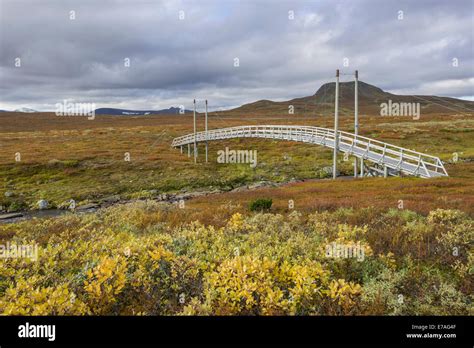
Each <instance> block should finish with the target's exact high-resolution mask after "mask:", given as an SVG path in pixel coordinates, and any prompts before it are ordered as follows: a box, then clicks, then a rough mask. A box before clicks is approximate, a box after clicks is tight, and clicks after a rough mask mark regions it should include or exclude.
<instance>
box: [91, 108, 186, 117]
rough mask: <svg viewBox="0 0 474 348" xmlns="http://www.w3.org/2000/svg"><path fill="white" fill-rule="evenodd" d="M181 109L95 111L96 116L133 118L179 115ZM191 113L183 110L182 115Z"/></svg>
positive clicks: (110, 109)
mask: <svg viewBox="0 0 474 348" xmlns="http://www.w3.org/2000/svg"><path fill="white" fill-rule="evenodd" d="M180 110H181V108H175V107H170V108H168V109H162V110H127V109H115V108H99V109H95V114H96V115H122V116H134V115H173V114H175V115H181V113H180ZM190 112H192V111H191V110H186V109H184V110H183V113H184V114H188V113H190Z"/></svg>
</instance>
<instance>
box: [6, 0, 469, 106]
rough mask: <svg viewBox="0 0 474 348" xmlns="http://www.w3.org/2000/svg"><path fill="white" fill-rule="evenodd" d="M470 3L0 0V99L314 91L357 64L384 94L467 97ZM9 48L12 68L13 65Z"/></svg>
mask: <svg viewBox="0 0 474 348" xmlns="http://www.w3.org/2000/svg"><path fill="white" fill-rule="evenodd" d="M472 6H473V5H472V2H471V1H469V0H467V1H463V0H459V1H452V2H446V1H441V0H439V1H438V0H422V1H395V0H390V1H383V2H380V1H375V0H358V1H347V0H346V1H332V0H327V1H317V2H308V1H289V0H288V1H263V0H257V1H217V0H215V1H159V2H154V1H131V0H129V1H127V0H116V1H113V0H107V1H101V2H98V1H91V0H86V1H78V0H77V1H67V0H66V1H53V0H45V1H41V2H40V1H28V0H21V1H16V0H0V11H1V12H0V19H1V24H0V81H1V84H0V93H1V97H0V109H3V108H16V107H21V106H29V107H33V108H37V109H48V108H51V107H52V106H53V105H54V104H55V103H57V102H59V101H61V100H62V99H64V98H72V99H75V100H77V101H88V102H95V103H96V104H97V105H98V106H117V107H130V108H141V109H148V108H154V107H160V108H161V107H163V108H164V107H169V106H171V105H179V104H184V105H189V103H190V102H191V101H192V99H193V98H195V97H197V98H200V97H201V98H208V99H209V100H210V101H212V102H211V105H213V106H214V107H215V108H219V107H229V106H234V105H240V104H242V103H246V102H251V101H255V100H258V99H263V98H264V99H274V100H283V99H290V98H293V97H299V96H305V95H309V94H312V93H314V92H315V91H316V89H317V88H318V87H319V86H320V85H321V84H322V83H325V82H329V81H331V79H332V78H333V77H332V76H333V75H334V71H335V69H337V68H340V69H346V70H349V71H353V70H355V69H358V70H360V73H361V79H362V80H364V81H366V82H369V83H372V84H375V85H378V86H379V87H382V88H384V89H386V90H389V91H393V92H396V91H403V92H405V93H417V94H437V95H447V96H454V97H469V96H473V95H474V92H473V89H474V78H473V77H474V74H473V72H474V54H473V35H472V31H473V29H474V28H473V21H472V15H473V9H472ZM71 10H74V11H75V14H76V19H75V20H70V19H69V11H71ZM180 10H182V11H184V14H185V19H184V20H179V18H178V15H179V11H180ZM290 10H291V11H294V13H295V19H294V20H289V19H288V11H290ZM399 10H402V11H404V19H403V20H401V21H400V20H398V19H397V15H398V11H399ZM16 57H20V58H21V60H22V66H21V68H15V67H14V65H13V63H14V59H15V58H16ZM236 57H237V58H239V60H240V66H239V67H238V68H236V67H234V66H233V63H234V61H233V60H234V58H236ZM345 57H347V58H349V62H350V65H349V67H347V68H344V67H343V66H342V62H343V61H342V60H343V59H344V58H345ZM125 58H130V61H131V66H130V68H126V67H125V66H124V64H123V62H124V59H125ZM453 58H457V59H458V60H459V66H458V67H453V66H452V59H453ZM211 98H212V100H211Z"/></svg>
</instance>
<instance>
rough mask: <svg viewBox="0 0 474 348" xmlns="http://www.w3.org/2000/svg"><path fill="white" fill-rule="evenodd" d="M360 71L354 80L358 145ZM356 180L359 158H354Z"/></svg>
mask: <svg viewBox="0 0 474 348" xmlns="http://www.w3.org/2000/svg"><path fill="white" fill-rule="evenodd" d="M358 84H359V71H358V70H356V71H355V79H354V134H355V137H354V139H355V141H356V144H357V135H358V134H359V90H358ZM354 178H357V157H356V158H354Z"/></svg>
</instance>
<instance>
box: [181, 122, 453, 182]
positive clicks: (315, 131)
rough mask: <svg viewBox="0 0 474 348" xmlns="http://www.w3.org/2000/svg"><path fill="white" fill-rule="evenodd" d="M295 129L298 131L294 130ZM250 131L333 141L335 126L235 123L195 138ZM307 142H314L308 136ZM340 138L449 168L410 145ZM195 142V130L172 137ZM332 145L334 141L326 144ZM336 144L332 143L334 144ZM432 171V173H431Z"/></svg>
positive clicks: (396, 157) (348, 136) (350, 136)
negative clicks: (402, 145)
mask: <svg viewBox="0 0 474 348" xmlns="http://www.w3.org/2000/svg"><path fill="white" fill-rule="evenodd" d="M293 131H295V132H294V133H293ZM247 132H249V133H250V134H257V135H258V134H260V133H263V134H268V133H270V134H272V135H274V137H275V138H282V139H283V138H284V137H285V136H286V137H287V138H290V137H291V139H288V140H292V138H293V136H294V137H296V140H297V139H298V137H301V138H300V139H301V140H302V141H304V140H303V139H304V138H307V137H308V136H316V137H319V138H321V137H322V138H325V139H327V140H331V141H332V142H333V143H334V130H333V129H330V128H322V127H313V126H298V125H291V126H287V125H283V126H282V125H246V126H234V127H227V128H220V129H213V130H208V131H207V134H206V132H205V131H203V132H197V133H196V142H200V141H206V140H213V139H214V138H218V137H219V136H222V134H224V135H227V134H228V135H230V136H232V134H235V133H239V134H243V136H245V134H246V133H247ZM306 140H308V142H311V141H309V140H311V139H309V138H308V139H306ZM338 141H339V142H340V143H343V144H345V145H350V146H351V148H352V149H353V147H356V148H358V149H362V150H365V151H373V152H375V153H379V154H382V155H383V157H390V158H392V159H394V160H397V161H400V162H401V161H405V162H408V161H411V162H414V163H412V164H415V165H418V167H417V169H418V168H419V167H420V166H421V167H424V169H426V170H427V168H426V166H428V167H430V168H435V169H434V170H433V171H436V172H438V169H441V171H442V172H443V173H444V174H445V175H448V174H447V172H446V169H445V168H444V166H443V163H442V161H441V160H440V159H439V158H438V157H435V156H431V155H428V154H425V153H421V152H418V151H414V150H411V149H406V148H402V147H400V146H397V145H393V144H389V143H385V142H382V141H379V140H376V139H371V138H368V137H365V136H361V135H355V134H353V133H349V132H345V131H338ZM192 142H194V134H193V133H191V134H187V135H184V136H180V137H177V138H175V139H174V140H173V142H172V146H179V145H180V144H181V145H182V144H187V143H192ZM327 146H329V147H331V145H327ZM332 147H333V146H332ZM428 174H429V173H428Z"/></svg>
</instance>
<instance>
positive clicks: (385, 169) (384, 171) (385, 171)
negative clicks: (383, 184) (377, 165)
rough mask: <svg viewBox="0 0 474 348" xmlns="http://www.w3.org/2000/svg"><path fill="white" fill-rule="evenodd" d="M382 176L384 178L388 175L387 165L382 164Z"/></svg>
mask: <svg viewBox="0 0 474 348" xmlns="http://www.w3.org/2000/svg"><path fill="white" fill-rule="evenodd" d="M383 177H384V178H386V177H388V168H387V166H383Z"/></svg>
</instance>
